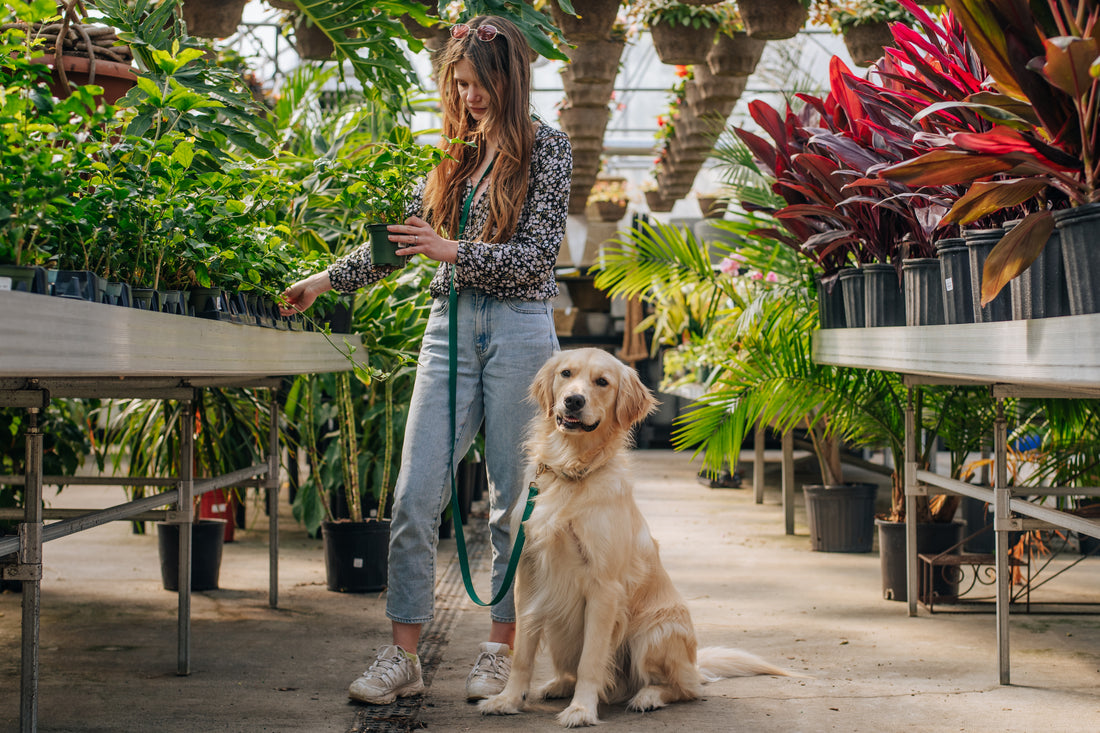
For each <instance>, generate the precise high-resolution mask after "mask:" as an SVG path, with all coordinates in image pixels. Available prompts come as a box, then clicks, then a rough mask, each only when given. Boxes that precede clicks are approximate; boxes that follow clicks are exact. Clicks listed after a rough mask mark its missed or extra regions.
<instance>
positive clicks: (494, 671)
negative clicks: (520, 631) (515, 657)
mask: <svg viewBox="0 0 1100 733" xmlns="http://www.w3.org/2000/svg"><path fill="white" fill-rule="evenodd" d="M511 671H512V650H511V649H510V648H509V647H508V645H507V644H495V643H493V642H491V641H483V642H482V643H481V653H480V654H478V655H477V661H476V662H474V668H473V669H472V670H470V674H469V676H468V677H466V699H467V700H481V699H483V698H486V697H490V696H492V695H496V694H497V693H499V692H500V691H501V690H503V689H504V684H505V683H506V682H508V673H509V672H511Z"/></svg>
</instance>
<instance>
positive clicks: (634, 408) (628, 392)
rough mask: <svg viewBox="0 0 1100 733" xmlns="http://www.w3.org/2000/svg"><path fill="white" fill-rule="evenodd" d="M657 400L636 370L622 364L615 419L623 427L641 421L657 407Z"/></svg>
mask: <svg viewBox="0 0 1100 733" xmlns="http://www.w3.org/2000/svg"><path fill="white" fill-rule="evenodd" d="M657 404H658V403H657V400H656V398H655V397H654V396H653V393H652V392H650V391H649V388H648V387H646V386H645V385H644V384H642V380H641V379H639V378H638V372H636V371H635V370H634V369H632V368H630V367H628V366H627V365H625V364H623V365H622V378H621V379H620V380H619V393H618V396H617V397H616V398H615V419H616V420H618V422H619V424H620V425H622V426H623V427H630V426H631V425H633V424H634V423H636V422H641V421H642V420H644V419H645V418H646V417H647V416H648V415H650V414H651V413H653V411H654V410H656V409H657Z"/></svg>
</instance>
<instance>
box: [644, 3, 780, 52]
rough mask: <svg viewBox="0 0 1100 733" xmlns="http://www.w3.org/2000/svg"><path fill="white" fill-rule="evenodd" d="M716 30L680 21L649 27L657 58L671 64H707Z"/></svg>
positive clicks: (655, 24) (711, 27) (712, 27)
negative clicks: (684, 23) (680, 22)
mask: <svg viewBox="0 0 1100 733" xmlns="http://www.w3.org/2000/svg"><path fill="white" fill-rule="evenodd" d="M796 1H797V0H796ZM716 32H717V29H716V28H715V27H714V26H701V27H699V28H696V27H695V26H692V25H681V24H679V23H654V24H653V25H651V26H650V27H649V33H650V35H651V36H652V37H653V48H654V50H656V51H657V58H659V59H661V63H662V64H670V65H677V64H705V63H706V61H707V52H708V51H710V47H711V46H712V45H714V34H715V33H716Z"/></svg>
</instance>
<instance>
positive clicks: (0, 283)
mask: <svg viewBox="0 0 1100 733" xmlns="http://www.w3.org/2000/svg"><path fill="white" fill-rule="evenodd" d="M0 290H11V278H10V277H0Z"/></svg>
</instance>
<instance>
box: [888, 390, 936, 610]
mask: <svg viewBox="0 0 1100 733" xmlns="http://www.w3.org/2000/svg"><path fill="white" fill-rule="evenodd" d="M917 389H919V388H918V387H909V388H908V390H907V398H906V402H905V465H904V466H902V467H901V469H900V470H902V471H903V472H904V475H903V476H900V477H895V479H894V480H895V481H897V480H898V479H899V478H900V479H901V480H902V482H903V483H902V486H904V487H905V568H906V572H905V578H906V594H907V599H908V601H909V615H910V616H916V615H917V600H918V597H919V596H920V575H919V572H920V571H919V569H918V567H917V492H916V478H917V472H916V464H915V461H916V459H917V430H918V427H917V426H918V425H919V424H920V423H919V421H918V419H917V411H916V407H915V406H914V402H915V399H914V398H915V397H916V395H915V392H916V390H917ZM929 592H931V589H930V590H929Z"/></svg>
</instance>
